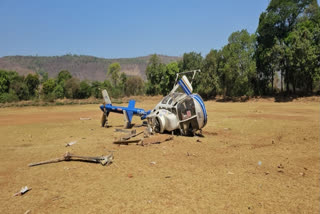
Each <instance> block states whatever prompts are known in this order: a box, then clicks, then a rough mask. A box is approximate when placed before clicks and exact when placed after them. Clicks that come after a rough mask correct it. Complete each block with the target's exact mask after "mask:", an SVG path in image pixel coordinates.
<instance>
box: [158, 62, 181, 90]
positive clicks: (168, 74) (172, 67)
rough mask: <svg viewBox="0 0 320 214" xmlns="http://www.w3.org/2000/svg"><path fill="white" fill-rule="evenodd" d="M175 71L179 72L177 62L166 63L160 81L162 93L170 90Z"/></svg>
mask: <svg viewBox="0 0 320 214" xmlns="http://www.w3.org/2000/svg"><path fill="white" fill-rule="evenodd" d="M177 73H179V66H178V63H177V62H171V63H169V64H167V65H166V67H165V71H164V74H163V75H162V78H161V81H160V90H161V94H162V95H167V94H168V93H169V92H170V91H171V90H172V88H173V86H174V81H175V78H176V74H177Z"/></svg>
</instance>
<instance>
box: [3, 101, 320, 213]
mask: <svg viewBox="0 0 320 214" xmlns="http://www.w3.org/2000/svg"><path fill="white" fill-rule="evenodd" d="M158 98H159V97H158ZM158 98H146V100H145V101H144V100H143V99H142V98H141V99H139V100H138V101H137V104H136V106H137V107H141V108H145V109H151V108H152V107H153V106H154V105H155V104H156V103H157V101H158ZM205 104H206V108H207V111H208V117H209V118H208V124H207V126H206V127H205V128H204V129H203V134H204V138H199V137H181V136H178V137H175V138H174V140H172V141H168V142H163V143H161V144H157V145H150V146H147V147H142V146H137V145H128V146H125V145H121V146H118V145H114V144H113V140H114V137H115V132H114V130H115V128H121V127H122V125H123V116H122V115H117V114H110V117H109V124H110V125H112V127H110V128H101V127H100V117H101V112H100V110H99V108H98V105H73V106H54V107H23V108H13V107H10V108H2V109H0V136H1V138H0V213H22V214H23V213H25V212H26V211H28V210H30V212H29V213H319V212H320V178H319V176H320V174H319V171H320V144H319V131H320V129H319V118H320V115H319V113H320V109H319V107H320V105H319V102H316V101H312V100H298V101H294V102H288V103H275V102H273V101H272V100H258V101H249V102H245V103H219V102H214V101H208V102H205ZM123 105H126V104H125V103H124V104H123ZM80 117H89V118H91V120H80V119H79V118H80ZM134 122H135V123H136V124H141V121H140V119H139V118H137V117H136V118H135V119H134ZM137 129H138V130H140V129H143V128H137ZM71 141H77V143H76V144H74V145H72V146H71V147H65V144H66V143H69V142H71ZM199 141H200V142H199ZM109 150H115V151H116V152H114V156H115V159H114V163H113V164H111V165H109V166H102V165H100V164H94V163H86V162H73V161H70V162H60V163H53V164H47V165H41V166H35V167H28V164H29V163H33V162H39V161H43V160H48V159H53V158H57V157H61V156H62V155H63V154H64V153H65V152H66V151H69V152H71V153H73V154H77V155H86V156H100V155H105V154H108V153H109V152H108V151H109ZM151 162H154V163H153V164H152V163H151ZM26 185H27V186H28V187H31V188H32V190H31V191H29V192H27V193H26V194H24V195H22V196H13V194H14V193H16V192H17V191H19V190H20V189H21V187H23V186H26Z"/></svg>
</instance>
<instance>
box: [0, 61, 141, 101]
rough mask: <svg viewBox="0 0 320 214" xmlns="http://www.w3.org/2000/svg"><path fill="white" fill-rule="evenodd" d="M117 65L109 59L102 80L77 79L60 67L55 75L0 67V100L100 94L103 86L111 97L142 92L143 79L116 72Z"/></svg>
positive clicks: (99, 95)
mask: <svg viewBox="0 0 320 214" xmlns="http://www.w3.org/2000/svg"><path fill="white" fill-rule="evenodd" d="M120 69H121V67H120V64H119V63H112V64H111V65H110V66H109V68H108V72H107V77H106V79H105V80H104V81H103V82H100V81H88V80H82V81H80V80H79V79H78V78H75V77H73V76H72V75H71V73H70V72H69V71H67V70H62V71H60V72H59V74H58V76H57V77H56V78H48V74H47V73H41V74H40V75H39V74H28V75H27V76H26V77H25V76H23V75H19V74H18V73H17V72H15V71H5V70H0V103H6V102H15V101H20V100H30V99H31V100H44V101H54V100H55V99H63V98H68V99H86V98H89V97H95V98H102V95H101V91H102V90H103V89H107V90H108V92H109V94H110V96H112V97H114V98H118V97H122V96H131V95H141V94H144V81H143V79H142V78H140V77H138V76H127V75H126V74H125V73H121V74H120ZM108 79H111V81H109V80H108Z"/></svg>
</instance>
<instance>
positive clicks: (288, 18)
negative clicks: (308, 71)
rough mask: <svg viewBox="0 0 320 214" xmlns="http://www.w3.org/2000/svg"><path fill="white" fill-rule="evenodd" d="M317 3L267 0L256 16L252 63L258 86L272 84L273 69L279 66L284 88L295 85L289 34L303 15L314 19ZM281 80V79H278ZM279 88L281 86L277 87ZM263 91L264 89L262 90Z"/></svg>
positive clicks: (317, 7) (312, 0)
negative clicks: (266, 3)
mask: <svg viewBox="0 0 320 214" xmlns="http://www.w3.org/2000/svg"><path fill="white" fill-rule="evenodd" d="M318 10H319V6H318V5H317V2H316V0H303V1H302V0H282V1H279V0H271V1H270V3H269V5H268V8H267V10H266V12H263V13H262V14H261V15H260V19H259V25H258V29H257V50H256V64H257V72H258V74H259V77H260V80H261V81H260V83H261V86H262V87H264V88H267V87H268V85H269V83H271V86H273V85H272V83H273V77H274V74H275V71H276V70H275V69H279V70H280V73H281V79H282V77H284V81H285V83H286V91H287V92H289V89H290V88H289V85H290V84H291V85H293V88H295V84H296V83H295V79H296V78H295V76H296V74H297V72H296V70H295V69H294V67H296V66H295V65H293V64H292V62H293V61H292V60H293V58H291V59H290V57H293V55H292V53H291V47H292V45H293V44H292V43H291V42H292V41H293V40H292V39H289V37H292V35H291V36H290V34H291V33H292V32H293V31H294V30H295V28H296V27H297V24H298V23H299V22H300V20H301V19H302V18H303V17H304V18H307V19H310V18H311V17H313V19H314V18H315V22H317V23H319V19H318V20H317V17H318V16H317V14H316V13H317V11H318ZM281 83H282V80H281ZM281 90H282V88H281ZM263 91H265V90H263Z"/></svg>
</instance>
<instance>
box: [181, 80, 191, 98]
mask: <svg viewBox="0 0 320 214" xmlns="http://www.w3.org/2000/svg"><path fill="white" fill-rule="evenodd" d="M178 83H179V85H180V86H181V88H182V90H183V91H184V92H185V93H186V94H187V95H190V94H191V92H190V90H189V88H188V87H187V86H186V84H185V83H184V82H183V81H182V80H179V82H178Z"/></svg>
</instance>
